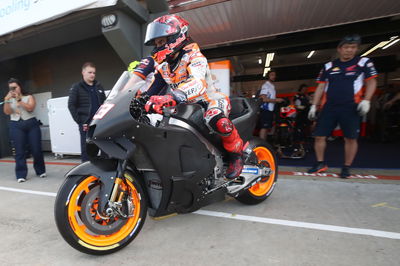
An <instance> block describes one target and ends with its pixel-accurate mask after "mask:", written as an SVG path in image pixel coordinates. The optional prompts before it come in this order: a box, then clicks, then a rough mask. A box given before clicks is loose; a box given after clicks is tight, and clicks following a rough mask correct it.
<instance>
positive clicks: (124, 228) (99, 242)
mask: <svg viewBox="0 0 400 266" xmlns="http://www.w3.org/2000/svg"><path fill="white" fill-rule="evenodd" d="M100 186H101V182H100V181H99V179H98V178H97V177H95V176H70V177H68V178H67V179H66V180H65V182H64V184H63V185H62V186H61V188H60V190H59V192H58V195H57V198H56V202H55V206H54V208H55V209H54V213H55V220H56V224H57V227H58V230H59V232H60V233H61V235H62V237H63V238H64V239H65V241H67V242H68V244H70V245H71V246H72V247H73V248H75V249H77V250H79V251H81V252H85V253H88V254H94V255H104V254H109V253H112V252H115V251H117V250H119V249H121V248H123V247H125V246H126V245H128V244H129V243H130V242H131V241H132V240H133V239H134V238H135V237H136V236H137V235H138V234H139V232H140V230H141V228H142V226H143V224H144V221H145V219H146V214H147V204H146V199H145V195H144V192H143V190H142V187H141V186H140V184H139V183H138V182H137V181H136V180H135V178H133V177H131V176H130V175H129V176H128V178H126V182H122V183H121V184H120V185H119V186H120V187H119V189H120V191H123V193H125V195H124V200H123V204H122V205H123V206H124V208H125V209H124V210H125V212H126V213H128V217H126V218H122V217H118V216H113V215H110V216H104V215H101V214H99V212H98V202H99V197H98V195H99V191H100Z"/></svg>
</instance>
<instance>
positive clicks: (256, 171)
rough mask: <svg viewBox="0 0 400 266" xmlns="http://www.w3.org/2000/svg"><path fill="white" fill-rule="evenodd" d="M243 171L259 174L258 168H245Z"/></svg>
mask: <svg viewBox="0 0 400 266" xmlns="http://www.w3.org/2000/svg"><path fill="white" fill-rule="evenodd" d="M242 173H247V174H254V175H257V174H258V168H243V170H242Z"/></svg>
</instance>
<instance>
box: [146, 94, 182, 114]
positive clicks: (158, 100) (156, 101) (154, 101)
mask: <svg viewBox="0 0 400 266" xmlns="http://www.w3.org/2000/svg"><path fill="white" fill-rule="evenodd" d="M175 105H176V102H175V100H174V98H173V97H172V95H169V94H168V95H162V96H159V95H154V96H151V97H150V100H148V101H147V103H146V105H145V106H144V109H145V110H146V112H150V111H154V112H156V113H159V114H162V113H163V109H164V107H171V106H175Z"/></svg>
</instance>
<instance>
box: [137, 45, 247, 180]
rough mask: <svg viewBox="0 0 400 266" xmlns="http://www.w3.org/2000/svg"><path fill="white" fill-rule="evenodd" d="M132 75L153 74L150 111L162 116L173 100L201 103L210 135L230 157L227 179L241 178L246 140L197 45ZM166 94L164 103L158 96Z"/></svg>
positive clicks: (146, 63)
mask: <svg viewBox="0 0 400 266" xmlns="http://www.w3.org/2000/svg"><path fill="white" fill-rule="evenodd" d="M133 73H134V74H136V75H138V76H140V77H141V78H143V79H145V78H146V77H147V76H148V75H149V74H151V73H154V78H153V82H152V84H151V85H150V87H149V88H148V90H147V92H146V94H147V95H149V96H151V97H150V100H149V102H148V104H147V108H148V109H150V108H151V109H152V110H153V111H156V112H160V110H162V106H161V108H160V104H161V105H162V104H164V103H168V105H169V106H170V104H171V100H172V99H173V100H174V101H175V102H176V103H180V102H188V103H199V104H201V105H202V106H204V107H205V108H206V111H205V114H204V120H205V123H206V125H207V126H208V128H209V129H210V131H211V132H213V133H216V134H218V135H220V136H221V139H222V144H223V146H224V148H225V150H226V151H228V152H229V155H230V163H229V167H228V170H227V172H226V177H227V178H228V179H233V178H236V177H238V176H239V175H240V173H241V171H242V168H243V159H242V149H243V140H242V139H241V138H240V136H239V133H238V131H237V130H236V128H235V126H234V125H233V123H232V121H231V120H230V119H229V118H228V116H229V113H230V110H231V105H230V101H229V98H228V97H227V96H226V95H225V94H223V93H221V92H219V91H217V90H216V89H215V88H214V86H213V82H212V79H211V72H210V69H209V67H208V63H207V59H206V58H205V57H204V55H203V54H202V53H201V52H200V49H199V46H198V45H197V44H196V43H190V44H188V45H186V46H185V47H184V48H183V49H182V50H181V51H180V52H179V54H178V55H177V57H176V58H175V59H174V60H173V62H163V63H161V64H157V63H156V62H155V61H154V59H153V58H151V57H147V58H144V59H142V61H141V63H140V64H139V66H138V67H136V69H135V70H134V71H133ZM165 94H167V95H168V96H166V97H164V98H165V99H164V98H163V97H161V98H160V96H156V95H165ZM171 96H172V97H171Z"/></svg>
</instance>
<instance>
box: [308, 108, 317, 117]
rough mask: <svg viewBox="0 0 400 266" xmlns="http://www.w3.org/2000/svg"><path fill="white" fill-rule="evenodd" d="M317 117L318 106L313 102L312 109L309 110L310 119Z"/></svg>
mask: <svg viewBox="0 0 400 266" xmlns="http://www.w3.org/2000/svg"><path fill="white" fill-rule="evenodd" d="M316 118H317V106H316V105H315V104H313V105H311V107H310V111H308V119H310V120H315V119H316Z"/></svg>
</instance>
